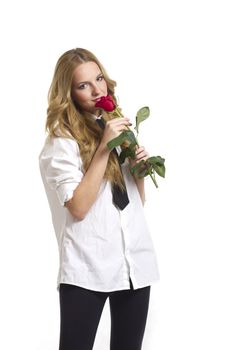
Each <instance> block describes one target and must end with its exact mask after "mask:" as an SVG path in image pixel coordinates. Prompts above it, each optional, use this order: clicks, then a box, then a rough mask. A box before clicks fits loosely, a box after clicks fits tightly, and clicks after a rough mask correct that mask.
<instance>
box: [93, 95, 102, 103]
mask: <svg viewBox="0 0 233 350" xmlns="http://www.w3.org/2000/svg"><path fill="white" fill-rule="evenodd" d="M101 97H102V96H101ZM101 97H98V98H96V99H95V100H94V101H95V102H98V101H100V100H101Z"/></svg>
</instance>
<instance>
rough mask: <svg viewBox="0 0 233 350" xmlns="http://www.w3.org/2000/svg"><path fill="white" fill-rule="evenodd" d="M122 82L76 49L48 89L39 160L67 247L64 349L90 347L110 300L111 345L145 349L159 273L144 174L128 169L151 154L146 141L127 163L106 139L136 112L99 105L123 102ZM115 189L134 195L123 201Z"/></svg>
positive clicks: (62, 287) (62, 291)
mask: <svg viewBox="0 0 233 350" xmlns="http://www.w3.org/2000/svg"><path fill="white" fill-rule="evenodd" d="M115 85H116V83H115V82H114V81H113V80H111V79H110V78H109V77H108V75H107V73H106V71H105V69H104V67H103V66H102V64H101V63H100V62H99V60H98V59H97V58H96V57H95V56H94V55H93V54H92V53H91V52H90V51H88V50H85V49H80V48H78V49H73V50H70V51H67V52H65V53H64V54H63V55H62V56H61V57H60V58H59V60H58V62H57V65H56V68H55V73H54V77H53V80H52V84H51V87H50V90H49V106H48V113H47V121H46V129H47V131H48V136H47V138H46V141H45V145H44V147H43V149H42V151H41V154H40V157H39V161H40V170H41V175H42V179H43V183H44V186H45V191H46V194H47V197H48V201H49V205H50V209H51V214H52V220H53V225H54V229H55V233H56V236H57V242H58V246H59V256H60V266H59V273H58V282H57V288H58V291H59V297H60V316H61V323H60V324H61V326H60V348H59V349H60V350H77V349H80V350H90V349H92V347H93V344H94V340H95V336H96V331H97V327H98V324H99V320H100V317H101V313H102V310H103V307H104V304H105V302H106V299H107V298H109V305H110V313H111V340H110V349H111V350H139V349H141V346H142V341H143V336H144V330H145V326H146V319H147V313H148V306H149V296H150V286H151V284H152V283H154V282H155V281H157V280H158V278H159V272H158V267H157V260H156V254H155V250H154V246H153V242H152V239H151V236H150V232H149V231H148V227H147V223H146V221H145V217H144V212H143V204H144V201H145V193H144V180H143V179H139V178H134V177H133V176H132V175H131V173H130V167H132V166H133V165H135V164H136V163H137V162H139V161H140V160H146V159H147V158H148V157H149V155H148V152H147V151H146V150H145V149H144V148H143V147H142V146H138V147H137V151H136V159H134V160H129V159H127V160H126V161H125V162H124V164H123V165H122V166H120V165H119V161H118V157H117V153H118V154H119V151H120V147H117V149H115V150H114V151H109V149H108V147H107V143H108V142H109V141H110V140H112V139H113V138H115V137H117V136H119V135H120V133H121V132H122V131H124V130H126V129H127V127H128V126H130V125H131V124H130V120H129V118H126V117H124V118H113V117H112V116H111V115H110V114H109V113H107V112H105V111H104V110H102V109H100V108H97V107H96V104H97V103H98V101H100V98H101V97H103V96H107V95H110V96H111V97H112V98H113V100H114V101H116V100H115V96H114V88H115ZM100 120H101V121H102V122H104V125H103V124H102V125H100V123H99V121H100ZM123 147H124V145H122V148H123ZM116 188H117V189H118V193H119V189H120V193H121V194H122V193H124V196H126V201H125V199H124V204H123V206H121V204H117V203H116V201H115V197H114V196H115V190H116Z"/></svg>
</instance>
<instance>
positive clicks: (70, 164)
mask: <svg viewBox="0 0 233 350" xmlns="http://www.w3.org/2000/svg"><path fill="white" fill-rule="evenodd" d="M39 163H40V169H41V172H42V173H43V176H44V179H45V181H46V182H47V183H48V185H49V187H50V188H51V189H52V190H55V191H56V193H57V196H58V199H59V202H60V204H61V205H64V204H65V202H67V201H68V200H69V199H71V198H72V197H73V192H74V190H75V189H76V187H77V186H78V184H79V183H80V181H81V179H82V177H83V170H82V160H81V157H80V152H79V147H78V144H77V142H76V141H75V140H72V139H69V138H63V137H53V138H48V139H47V140H46V143H45V146H44V148H43V150H42V152H41V154H40V157H39Z"/></svg>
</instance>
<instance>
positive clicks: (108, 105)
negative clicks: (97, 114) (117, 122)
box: [95, 95, 116, 112]
mask: <svg viewBox="0 0 233 350" xmlns="http://www.w3.org/2000/svg"><path fill="white" fill-rule="evenodd" d="M95 107H100V108H103V109H104V110H105V111H106V112H112V111H114V109H115V108H116V105H115V102H114V100H113V98H112V96H111V95H107V96H102V97H101V98H100V99H99V100H98V101H97V102H96V104H95Z"/></svg>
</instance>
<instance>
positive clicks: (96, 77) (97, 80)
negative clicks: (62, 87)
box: [72, 62, 108, 113]
mask: <svg viewBox="0 0 233 350" xmlns="http://www.w3.org/2000/svg"><path fill="white" fill-rule="evenodd" d="M107 94H108V89H107V83H106V81H105V79H104V77H103V74H102V73H101V71H100V68H99V66H98V65H97V64H96V63H95V62H85V63H82V64H80V65H79V66H78V67H77V68H76V69H75V70H74V75H73V81H72V97H73V99H74V101H75V102H76V103H77V104H78V105H79V106H80V107H81V108H82V109H83V110H85V111H87V112H90V113H95V111H96V108H95V104H96V102H97V100H98V99H99V98H100V97H102V96H107Z"/></svg>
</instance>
